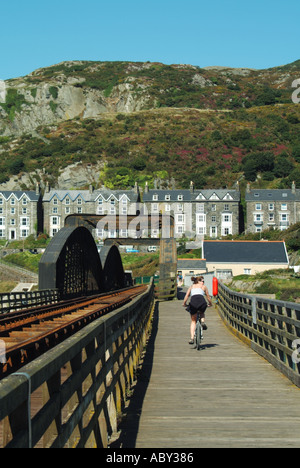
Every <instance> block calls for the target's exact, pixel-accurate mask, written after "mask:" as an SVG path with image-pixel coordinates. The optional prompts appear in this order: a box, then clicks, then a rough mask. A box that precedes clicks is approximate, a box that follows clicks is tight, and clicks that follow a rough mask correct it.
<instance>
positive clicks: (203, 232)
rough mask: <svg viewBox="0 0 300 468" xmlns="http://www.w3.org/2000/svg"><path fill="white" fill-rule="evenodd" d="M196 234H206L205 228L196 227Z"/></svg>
mask: <svg viewBox="0 0 300 468" xmlns="http://www.w3.org/2000/svg"><path fill="white" fill-rule="evenodd" d="M197 234H199V235H200V236H203V235H205V234H206V227H205V226H198V227H197Z"/></svg>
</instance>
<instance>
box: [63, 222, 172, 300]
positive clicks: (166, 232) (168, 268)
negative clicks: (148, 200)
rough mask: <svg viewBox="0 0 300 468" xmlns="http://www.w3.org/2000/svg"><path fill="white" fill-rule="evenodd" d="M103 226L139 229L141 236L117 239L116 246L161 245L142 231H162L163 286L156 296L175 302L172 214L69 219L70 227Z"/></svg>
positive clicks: (117, 228) (160, 272) (160, 279)
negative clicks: (144, 236) (146, 236)
mask: <svg viewBox="0 0 300 468" xmlns="http://www.w3.org/2000/svg"><path fill="white" fill-rule="evenodd" d="M98 223H101V228H102V229H104V228H105V227H106V226H107V227H109V226H111V227H113V229H116V230H119V231H120V230H121V229H129V230H131V229H133V228H134V229H135V232H136V235H137V236H140V237H131V238H126V239H125V238H124V239H122V238H118V239H114V243H115V244H120V245H121V244H125V245H126V244H128V241H130V242H131V243H134V244H136V245H139V244H142V245H145V243H146V242H147V243H148V245H153V244H157V241H158V239H152V238H151V237H148V238H142V237H141V236H142V231H143V230H147V231H148V235H150V233H151V230H152V229H159V230H160V239H159V245H160V259H159V263H160V266H159V285H158V287H157V290H156V297H157V298H158V299H161V300H171V299H174V298H176V296H177V281H176V277H177V247H176V240H175V238H174V217H173V216H168V215H162V214H159V215H155V216H151V215H143V214H137V215H136V216H133V215H128V216H127V215H124V216H122V215H94V214H82V215H70V216H68V217H67V218H66V220H65V225H66V226H85V227H86V228H88V229H90V230H93V229H96V228H97V225H98Z"/></svg>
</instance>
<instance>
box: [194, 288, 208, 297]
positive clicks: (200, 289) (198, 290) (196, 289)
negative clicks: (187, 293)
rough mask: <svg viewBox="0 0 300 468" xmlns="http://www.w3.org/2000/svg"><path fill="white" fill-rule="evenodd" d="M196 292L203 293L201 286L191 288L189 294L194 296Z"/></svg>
mask: <svg viewBox="0 0 300 468" xmlns="http://www.w3.org/2000/svg"><path fill="white" fill-rule="evenodd" d="M196 294H201V295H202V296H204V295H205V291H203V289H202V288H192V290H191V296H196Z"/></svg>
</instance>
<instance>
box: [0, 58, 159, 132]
mask: <svg viewBox="0 0 300 468" xmlns="http://www.w3.org/2000/svg"><path fill="white" fill-rule="evenodd" d="M68 63H69V62H67V63H65V64H64V65H65V66H66V67H67V65H68ZM70 63H72V62H70ZM79 63H80V62H79ZM49 70H51V67H49ZM39 73H41V72H40V71H39V70H37V71H36V72H33V73H32V74H31V75H29V76H28V77H24V78H18V79H14V80H9V81H7V82H5V85H6V86H5V89H6V96H7V99H8V102H7V105H4V106H0V136H11V135H14V136H20V135H22V134H24V133H31V132H33V131H34V130H36V128H37V127H39V126H40V125H52V124H56V123H59V122H60V121H65V120H69V119H74V118H75V117H80V118H97V117H98V118H99V116H101V114H105V113H110V112H128V113H129V112H135V111H139V110H142V109H145V108H146V107H147V104H148V102H149V100H150V99H151V97H150V95H149V94H148V93H147V86H146V85H143V84H142V83H141V84H139V92H138V93H136V92H135V89H136V85H137V84H136V80H135V79H134V78H132V77H128V78H127V79H126V80H125V82H124V83H120V84H117V83H116V84H114V86H112V87H111V89H110V90H109V92H108V91H107V90H106V91H105V90H104V91H102V90H100V89H96V88H93V87H92V86H91V87H89V86H86V85H85V81H86V79H85V78H82V77H78V78H77V77H76V76H66V75H64V74H60V75H57V74H55V75H54V76H52V77H51V79H47V77H45V76H44V75H43V78H42V79H40V82H37V77H38V76H39ZM32 81H33V83H34V85H33V84H31V83H32ZM12 94H13V96H14V101H15V102H16V103H17V104H18V105H17V106H15V105H14V103H11V102H9V99H10V98H9V96H10V95H12ZM152 101H153V99H152Z"/></svg>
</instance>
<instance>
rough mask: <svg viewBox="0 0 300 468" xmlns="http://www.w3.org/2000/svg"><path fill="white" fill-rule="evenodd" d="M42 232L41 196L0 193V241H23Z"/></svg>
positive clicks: (16, 192)
mask: <svg viewBox="0 0 300 468" xmlns="http://www.w3.org/2000/svg"><path fill="white" fill-rule="evenodd" d="M42 231H43V212H42V196H41V194H40V190H39V187H38V186H37V188H36V191H35V192H34V191H6V190H4V191H0V239H7V240H24V239H26V238H27V237H28V236H30V235H36V234H37V233H39V232H42Z"/></svg>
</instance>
